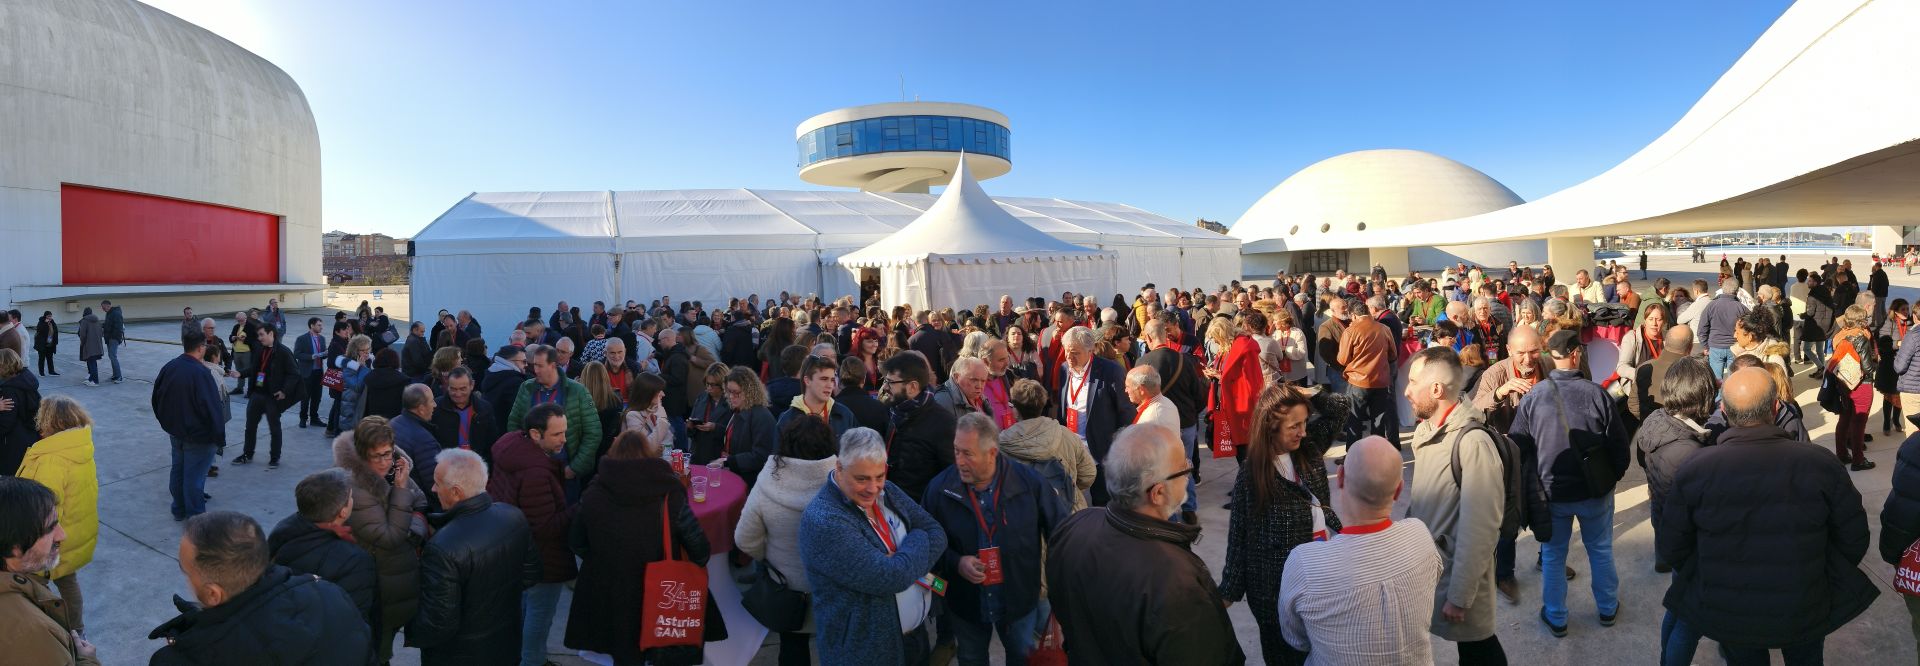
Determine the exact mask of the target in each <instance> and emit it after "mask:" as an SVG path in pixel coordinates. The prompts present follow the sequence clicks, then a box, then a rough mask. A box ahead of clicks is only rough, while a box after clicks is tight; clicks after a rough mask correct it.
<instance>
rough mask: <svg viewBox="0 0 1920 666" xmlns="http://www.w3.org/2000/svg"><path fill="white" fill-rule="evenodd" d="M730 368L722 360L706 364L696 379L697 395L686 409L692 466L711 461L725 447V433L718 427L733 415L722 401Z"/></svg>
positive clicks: (725, 402) (730, 409)
mask: <svg viewBox="0 0 1920 666" xmlns="http://www.w3.org/2000/svg"><path fill="white" fill-rule="evenodd" d="M732 371H733V370H732V369H731V368H728V367H727V365H726V364H725V363H715V364H713V365H709V366H707V371H706V372H705V373H704V375H703V376H702V377H701V378H700V379H701V386H702V390H701V391H700V395H697V396H694V398H693V406H692V407H691V408H690V409H689V410H688V411H687V441H688V443H689V451H690V452H692V453H693V462H694V464H696V465H705V464H707V463H709V462H712V461H713V459H715V458H719V457H720V453H721V449H723V448H726V436H727V433H726V431H723V430H721V429H720V426H721V425H723V424H725V423H726V422H727V419H728V418H731V417H732V416H733V409H732V408H729V407H727V400H726V382H727V374H728V373H730V372H732Z"/></svg>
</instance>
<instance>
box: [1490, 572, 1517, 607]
mask: <svg viewBox="0 0 1920 666" xmlns="http://www.w3.org/2000/svg"><path fill="white" fill-rule="evenodd" d="M1493 587H1494V589H1497V590H1499V591H1500V598H1502V599H1506V600H1507V605H1510V606H1517V605H1519V604H1520V584H1519V583H1516V582H1514V581H1513V579H1512V578H1508V579H1506V580H1497V581H1494V582H1493Z"/></svg>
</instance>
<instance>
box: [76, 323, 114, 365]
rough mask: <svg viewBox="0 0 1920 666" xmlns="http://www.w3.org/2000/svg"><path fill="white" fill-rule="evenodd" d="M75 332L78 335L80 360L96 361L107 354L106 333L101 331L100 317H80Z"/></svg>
mask: <svg viewBox="0 0 1920 666" xmlns="http://www.w3.org/2000/svg"><path fill="white" fill-rule="evenodd" d="M75 332H76V333H77V334H78V335H79V336H80V360H81V361H98V360H100V357H102V356H106V355H107V338H106V334H105V333H103V332H102V331H101V325H100V318H99V317H96V316H94V315H86V316H83V317H81V318H80V326H79V328H78V329H76V330H75Z"/></svg>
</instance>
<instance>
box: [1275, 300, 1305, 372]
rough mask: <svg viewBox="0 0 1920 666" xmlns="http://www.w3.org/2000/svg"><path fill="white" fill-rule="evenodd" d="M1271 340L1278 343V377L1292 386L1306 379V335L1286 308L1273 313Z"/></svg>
mask: <svg viewBox="0 0 1920 666" xmlns="http://www.w3.org/2000/svg"><path fill="white" fill-rule="evenodd" d="M1273 324H1274V327H1273V340H1274V342H1278V343H1280V379H1281V381H1284V382H1286V383H1288V384H1292V385H1294V386H1304V385H1306V381H1307V372H1308V369H1307V335H1306V333H1304V332H1302V331H1301V330H1300V327H1299V326H1295V325H1294V322H1293V315H1291V314H1288V313H1287V311H1286V310H1280V311H1277V312H1274V313H1273Z"/></svg>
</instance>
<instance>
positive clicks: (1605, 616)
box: [1600, 608, 1620, 627]
mask: <svg viewBox="0 0 1920 666" xmlns="http://www.w3.org/2000/svg"><path fill="white" fill-rule="evenodd" d="M1618 617H1620V609H1617V608H1616V609H1614V611H1613V612H1612V613H1602V614H1601V615H1600V626H1602V627H1611V626H1613V621H1614V619H1615V618H1618Z"/></svg>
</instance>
